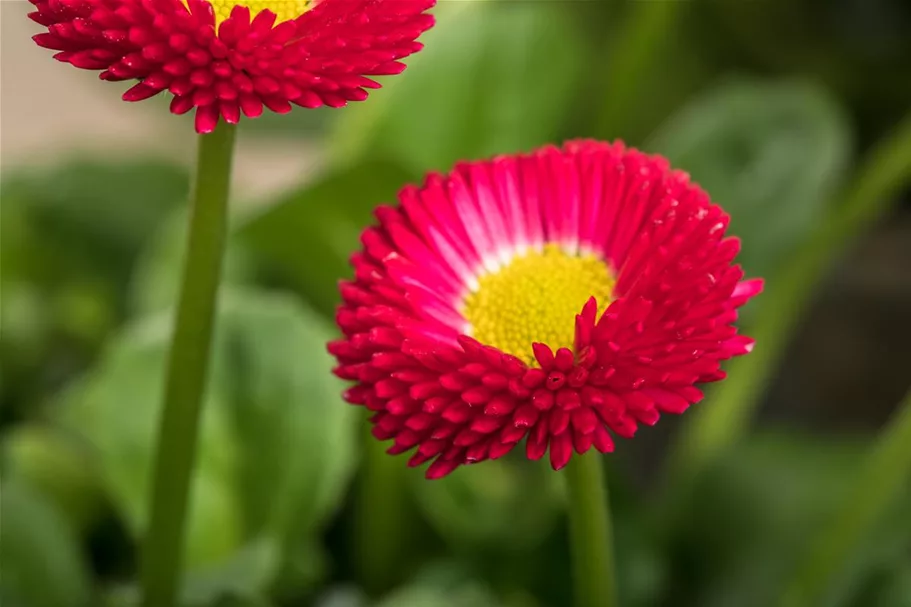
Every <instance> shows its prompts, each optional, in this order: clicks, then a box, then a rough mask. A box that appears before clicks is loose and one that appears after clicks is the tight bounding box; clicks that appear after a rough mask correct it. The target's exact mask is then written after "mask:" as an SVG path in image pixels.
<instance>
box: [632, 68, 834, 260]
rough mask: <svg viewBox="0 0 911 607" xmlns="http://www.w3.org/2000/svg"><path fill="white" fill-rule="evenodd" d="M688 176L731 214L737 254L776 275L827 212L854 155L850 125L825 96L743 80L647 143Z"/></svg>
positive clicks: (794, 85)
mask: <svg viewBox="0 0 911 607" xmlns="http://www.w3.org/2000/svg"><path fill="white" fill-rule="evenodd" d="M648 149H649V151H655V152H660V153H662V154H664V155H666V156H667V157H668V158H669V159H670V161H671V163H672V165H673V166H674V167H676V168H680V169H683V170H685V171H687V172H689V173H690V174H691V175H692V177H693V179H694V180H695V181H696V182H697V183H699V184H700V185H701V186H702V187H703V188H705V190H706V191H707V192H708V193H709V195H710V196H711V197H712V200H713V201H715V202H716V203H718V204H720V205H721V206H722V207H723V208H724V209H725V210H726V211H727V212H728V213H730V215H731V230H730V232H731V233H732V234H735V235H737V236H740V237H741V239H742V243H743V251H742V253H741V256H740V257H739V258H738V259H739V261H740V262H741V263H742V264H743V266H744V269H745V270H746V271H747V273H748V274H751V275H754V276H755V275H759V276H762V275H768V274H769V273H772V272H774V271H775V270H776V269H777V268H778V266H779V265H780V264H781V263H783V262H784V260H785V259H786V258H787V256H788V255H789V254H790V253H791V252H792V251H793V248H794V246H795V245H796V244H797V243H799V242H801V241H803V240H804V239H806V238H807V237H808V235H809V234H810V233H811V232H812V230H813V229H814V227H815V226H816V225H818V222H819V220H820V218H821V217H823V216H824V215H825V214H826V213H827V208H826V203H828V202H830V199H831V197H832V194H833V192H834V190H835V188H836V187H837V186H838V185H839V183H840V181H841V178H842V173H843V171H844V170H845V167H846V163H847V162H848V160H849V157H850V151H851V137H850V128H849V125H848V123H847V120H846V117H845V115H844V113H843V111H842V109H841V108H840V107H839V106H838V104H837V102H836V101H835V100H834V99H832V98H831V97H830V96H829V95H828V94H826V92H825V91H822V90H819V89H817V88H815V87H813V86H811V85H809V84H803V83H799V82H777V83H772V82H754V81H736V82H729V83H726V84H723V85H721V86H719V87H717V88H715V89H714V90H712V91H710V92H709V93H707V94H705V95H704V96H702V97H701V98H699V99H697V100H696V101H694V102H693V103H692V104H691V105H690V106H688V107H686V108H684V110H683V111H681V112H680V113H679V114H678V115H677V116H675V117H674V118H672V119H671V120H670V121H669V122H668V123H667V124H666V125H665V126H664V127H663V128H662V129H660V131H659V132H658V134H657V135H656V136H655V138H654V139H653V141H652V142H651V144H650V145H649V146H648Z"/></svg>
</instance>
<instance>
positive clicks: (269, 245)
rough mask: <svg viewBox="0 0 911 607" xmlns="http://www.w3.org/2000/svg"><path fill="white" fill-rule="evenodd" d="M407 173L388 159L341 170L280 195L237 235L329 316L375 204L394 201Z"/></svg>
mask: <svg viewBox="0 0 911 607" xmlns="http://www.w3.org/2000/svg"><path fill="white" fill-rule="evenodd" d="M407 181H408V174H407V173H406V172H405V171H403V170H402V169H401V168H399V167H398V166H397V165H394V164H391V163H388V162H368V163H365V164H362V165H358V166H355V167H352V168H350V169H343V170H340V171H337V172H335V173H333V174H330V175H328V176H326V177H324V178H322V179H321V180H320V181H318V182H317V183H315V184H313V185H310V186H307V187H304V188H303V189H301V190H299V191H297V192H294V193H292V194H290V195H287V196H284V197H282V198H281V199H280V200H278V201H277V202H275V203H273V204H269V205H267V206H266V210H265V211H263V212H261V213H260V214H258V215H256V216H255V217H252V218H251V219H249V220H248V221H247V222H246V223H245V224H244V225H242V226H241V227H240V229H239V234H238V238H239V239H240V241H241V243H242V244H243V245H245V246H246V247H247V248H248V249H249V250H250V252H251V253H252V254H254V255H256V256H257V258H258V259H259V260H261V261H262V262H264V263H265V265H266V267H267V270H268V269H271V270H272V271H273V272H274V273H275V274H277V275H278V276H279V277H280V278H281V279H283V280H285V281H287V282H290V283H291V284H292V285H293V286H294V287H295V288H296V289H297V290H298V291H299V292H301V293H302V294H303V295H304V296H305V297H306V298H307V300H308V301H309V302H310V303H311V304H312V305H313V306H314V307H315V308H316V309H317V310H318V311H320V312H322V313H323V314H326V315H332V314H333V313H334V311H335V306H336V304H337V302H338V301H339V296H338V286H337V284H338V281H339V279H341V278H342V277H345V276H350V275H351V269H350V266H349V264H348V258H349V256H350V255H351V253H352V252H354V250H355V249H356V248H357V246H358V238H359V236H360V233H361V231H362V230H363V229H364V228H365V227H366V226H367V225H368V223H369V222H370V220H371V212H372V210H373V209H374V207H376V206H377V205H379V204H383V203H390V202H392V201H394V200H395V194H396V192H397V191H398V190H399V189H400V188H401V187H402V186H404V185H405V184H406V183H407Z"/></svg>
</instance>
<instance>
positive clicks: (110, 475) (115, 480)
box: [60, 316, 242, 567]
mask: <svg viewBox="0 0 911 607" xmlns="http://www.w3.org/2000/svg"><path fill="white" fill-rule="evenodd" d="M169 338H170V322H169V319H168V318H167V317H165V316H158V317H154V318H151V319H149V320H148V321H146V322H142V323H139V324H137V325H135V326H132V327H130V328H128V329H127V330H126V331H125V332H124V333H122V334H121V335H119V336H118V338H117V339H116V340H115V341H114V342H113V343H112V344H111V345H110V347H109V349H108V351H107V352H106V353H105V355H104V356H103V358H102V360H101V362H100V364H99V365H98V366H97V367H96V368H95V369H94V370H93V371H92V373H91V374H90V375H89V376H88V377H87V378H86V379H85V381H84V382H82V383H80V384H78V385H76V386H75V388H74V389H73V390H71V391H69V392H68V393H67V394H66V395H65V397H64V400H63V402H62V403H61V411H60V413H61V415H62V422H63V423H64V424H66V425H67V426H68V427H69V428H71V429H72V431H74V432H76V433H78V434H80V435H81V436H83V437H84V438H85V439H86V441H87V442H88V443H89V444H90V445H91V446H92V448H93V449H94V450H95V454H96V456H97V462H98V466H99V469H100V470H101V477H102V479H103V483H104V486H105V489H106V491H107V493H108V495H109V497H110V499H111V500H112V502H113V503H114V504H115V506H116V507H117V509H118V510H119V512H120V513H121V514H122V516H123V517H124V519H125V521H126V522H127V525H128V528H129V529H130V530H131V531H132V533H133V535H134V536H135V537H137V538H139V537H141V535H142V533H143V530H144V529H145V525H146V521H147V519H148V504H149V495H148V492H149V480H150V471H151V466H152V461H153V448H154V444H155V438H156V434H157V427H158V414H159V410H160V407H161V399H162V387H163V380H164V362H165V355H166V348H167V344H168V342H169ZM224 398H225V396H224V394H223V393H222V392H221V391H219V390H218V389H217V387H213V388H210V390H209V391H208V395H207V399H206V403H205V408H204V414H203V423H202V430H201V432H202V434H201V437H200V448H199V452H198V455H197V465H196V476H195V478H194V482H193V487H192V494H191V495H192V497H191V508H190V515H189V526H188V533H187V540H186V550H187V554H186V558H187V564H188V566H189V567H193V566H196V565H203V564H207V563H211V562H217V561H218V560H220V559H221V558H223V557H224V556H225V555H227V554H229V553H230V552H232V551H233V550H234V549H236V548H237V546H239V545H240V543H241V537H240V534H241V517H242V514H241V512H240V505H239V503H238V501H237V499H236V497H234V495H235V491H234V488H233V483H234V479H233V474H234V468H235V453H234V449H233V440H232V436H231V434H230V425H229V424H230V421H229V419H228V417H227V406H226V405H224V404H222V403H223V402H224Z"/></svg>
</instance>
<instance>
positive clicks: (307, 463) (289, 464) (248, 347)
mask: <svg viewBox="0 0 911 607" xmlns="http://www.w3.org/2000/svg"><path fill="white" fill-rule="evenodd" d="M220 325H221V326H220V330H219V334H218V337H217V339H216V364H215V373H214V375H213V380H214V383H215V384H216V385H218V386H220V387H222V388H223V389H224V390H226V392H227V393H229V394H230V395H231V398H230V400H229V401H228V406H229V409H228V412H229V414H230V416H231V423H232V430H233V433H234V436H235V437H236V441H237V444H238V449H239V456H240V458H239V468H238V470H239V482H240V486H239V489H240V491H241V494H242V496H243V500H244V512H245V522H246V526H247V527H248V528H250V529H257V530H266V531H271V532H273V533H275V534H276V536H277V537H285V536H291V537H304V536H306V535H307V534H308V533H311V532H312V531H314V530H315V529H316V528H317V527H318V526H319V525H320V524H321V523H322V522H323V521H324V520H325V518H326V517H327V516H328V515H329V514H330V513H332V512H333V511H334V510H335V508H336V507H337V506H338V505H339V502H340V500H341V498H342V497H343V494H344V491H345V489H346V488H347V484H348V480H349V478H350V475H351V473H352V472H353V469H354V465H355V463H356V457H355V456H356V449H355V438H356V425H357V421H358V419H359V417H358V415H357V410H356V409H355V408H354V407H351V406H349V405H346V404H345V403H343V402H342V399H341V393H342V391H343V389H344V386H343V384H342V382H341V381H340V380H338V379H337V378H335V376H333V375H332V373H331V370H332V367H333V361H332V358H331V357H330V355H329V354H328V352H327V351H326V343H327V342H328V341H329V340H330V339H331V338H332V330H331V329H330V326H329V325H328V323H326V322H325V321H324V320H323V319H321V318H320V317H319V316H317V315H316V314H314V313H313V312H311V311H309V310H307V309H306V308H304V307H302V306H300V305H298V304H297V303H296V302H295V301H293V300H292V299H290V298H287V297H282V296H266V295H264V294H259V293H254V292H244V291H235V292H229V293H228V294H227V296H226V297H225V298H224V301H223V307H222V312H221V316H220Z"/></svg>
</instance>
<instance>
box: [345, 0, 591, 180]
mask: <svg viewBox="0 0 911 607" xmlns="http://www.w3.org/2000/svg"><path fill="white" fill-rule="evenodd" d="M565 8H566V7H565V6H562V5H560V3H552V2H443V3H441V4H440V6H439V9H438V11H437V25H436V27H434V28H433V29H432V30H430V31H429V32H427V33H426V34H425V35H424V36H422V37H421V41H422V42H423V43H424V44H425V45H426V47H425V48H424V50H422V51H421V52H420V53H418V54H417V55H415V56H414V57H413V58H412V59H411V61H410V63H409V67H408V69H407V70H406V73H405V74H404V75H403V76H400V77H397V78H395V79H390V80H389V82H388V83H384V86H386V88H385V89H383V90H380V91H377V92H376V93H374V95H373V98H372V99H371V101H370V103H365V104H360V105H359V106H357V107H352V108H349V109H346V110H345V112H344V113H342V114H340V119H339V123H338V128H337V131H336V133H335V134H334V135H333V136H332V137H331V138H330V141H332V142H334V144H335V149H334V150H333V152H334V154H333V155H334V158H335V159H336V161H337V162H342V163H344V162H350V161H353V160H356V159H358V158H360V157H361V156H362V155H363V154H364V153H365V152H367V151H370V152H373V153H374V154H375V155H376V156H377V157H381V158H395V159H397V160H401V161H402V162H403V163H404V164H405V166H407V167H408V168H409V169H411V170H413V171H418V172H424V171H426V170H428V169H435V170H446V169H448V168H449V167H450V166H451V165H452V164H453V163H454V162H455V161H457V160H459V159H462V158H480V157H485V156H488V155H491V154H497V153H511V152H515V151H517V150H521V149H528V148H531V147H534V146H538V145H541V144H543V143H546V142H550V141H551V140H552V139H553V138H554V137H556V136H557V135H558V133H559V130H560V126H561V125H562V124H564V121H565V120H566V119H567V114H566V108H567V107H568V106H569V105H570V103H571V101H572V100H573V98H574V95H575V94H576V93H577V91H578V89H577V85H578V84H579V82H580V76H581V74H582V70H581V66H582V65H584V63H585V62H584V58H585V55H586V49H585V48H584V46H583V44H582V40H583V36H582V35H580V32H578V31H576V25H575V23H574V22H573V20H572V18H571V16H570V15H569V14H568V12H567V11H566V10H565Z"/></svg>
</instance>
